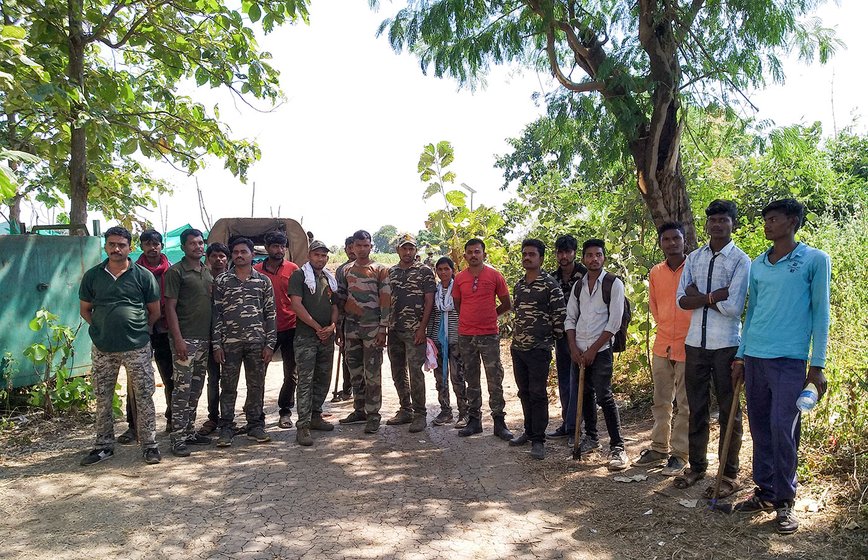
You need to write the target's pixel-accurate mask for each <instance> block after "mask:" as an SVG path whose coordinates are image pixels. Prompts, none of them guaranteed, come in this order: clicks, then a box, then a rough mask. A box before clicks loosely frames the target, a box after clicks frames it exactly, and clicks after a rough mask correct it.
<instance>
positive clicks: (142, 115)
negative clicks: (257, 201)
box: [0, 0, 308, 224]
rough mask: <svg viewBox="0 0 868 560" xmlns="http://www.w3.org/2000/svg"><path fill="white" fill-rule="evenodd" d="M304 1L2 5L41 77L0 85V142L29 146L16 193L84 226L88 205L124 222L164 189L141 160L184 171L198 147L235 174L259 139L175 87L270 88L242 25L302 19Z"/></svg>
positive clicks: (262, 91)
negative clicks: (241, 135) (32, 160)
mask: <svg viewBox="0 0 868 560" xmlns="http://www.w3.org/2000/svg"><path fill="white" fill-rule="evenodd" d="M307 5H308V1H307V0H252V1H251V0H244V1H243V2H241V4H240V6H239V5H234V4H231V3H229V2H226V1H225V0H16V1H15V2H3V3H2V4H0V16H2V18H3V22H4V23H5V24H6V25H11V24H15V25H17V26H20V27H21V28H24V29H25V30H26V31H27V33H28V35H29V39H30V45H29V46H28V47H27V49H26V52H27V54H28V55H29V57H30V58H31V59H33V60H35V61H36V62H38V63H39V64H40V65H41V66H42V68H44V69H45V72H46V73H47V79H37V78H35V77H34V76H32V73H31V75H24V74H21V75H20V76H19V79H18V80H16V82H17V83H18V84H19V85H20V86H21V87H18V88H14V89H12V88H3V89H2V90H0V104H2V115H0V127H2V128H0V147H5V148H8V149H12V150H22V151H26V152H29V153H32V154H35V155H37V156H39V157H40V158H41V159H42V160H43V162H44V163H42V164H37V166H36V168H34V169H30V172H29V173H28V174H27V181H26V182H25V184H24V186H23V187H22V188H21V189H20V190H19V191H18V192H17V193H15V195H14V196H13V197H11V199H8V200H7V203H8V204H9V205H10V208H11V210H12V212H13V214H14V213H15V212H16V207H17V204H18V203H19V202H20V200H21V199H22V198H23V197H30V196H35V197H36V198H37V199H39V200H41V201H42V202H45V203H47V204H49V205H59V204H61V203H63V202H65V200H66V199H67V198H68V199H69V201H70V213H69V220H70V222H71V223H80V224H83V223H85V222H86V219H87V210H88V207H90V208H95V209H98V210H100V211H102V212H103V213H104V214H105V215H106V216H107V217H109V218H116V219H122V220H123V221H127V222H128V221H130V218H131V216H133V215H134V214H135V212H136V208H137V207H139V206H145V205H151V204H152V201H151V194H152V193H153V192H155V191H157V192H159V191H160V190H164V189H166V188H167V185H165V184H163V183H162V182H160V181H157V180H155V179H154V178H153V177H152V176H151V174H150V173H149V170H148V169H147V167H145V166H144V165H143V164H142V161H143V159H144V158H151V159H162V160H165V161H167V162H168V163H170V164H171V165H173V166H175V167H176V168H178V169H181V170H184V171H185V172H190V173H192V172H194V171H196V170H197V169H199V168H200V167H201V166H202V165H204V163H203V160H204V158H205V157H206V156H214V157H216V158H218V159H220V160H223V162H224V163H225V165H226V167H227V168H228V169H229V170H230V171H231V172H232V173H233V174H235V175H237V176H238V177H239V178H240V179H241V180H244V179H245V177H246V172H247V169H248V167H249V166H250V165H251V163H252V162H253V161H255V160H256V159H258V157H259V149H258V147H257V146H256V145H255V144H254V143H252V142H250V141H247V140H244V139H236V138H233V137H232V135H231V131H230V130H229V129H228V128H227V127H226V126H225V125H223V124H222V123H221V122H220V115H219V110H218V108H217V107H214V108H211V109H209V108H206V107H205V106H204V105H203V104H201V103H198V102H196V101H195V100H193V99H191V98H190V97H188V96H186V95H182V94H180V93H179V90H180V88H181V87H182V86H184V84H185V82H186V83H192V82H193V81H195V83H196V85H198V86H210V87H212V88H217V87H223V88H228V89H229V90H230V91H232V92H233V93H234V94H236V95H237V96H238V97H239V98H241V99H245V98H248V97H249V98H250V99H251V101H255V100H264V101H265V102H266V103H267V104H268V105H271V104H272V103H273V102H275V101H277V100H278V99H279V97H280V91H279V88H278V74H277V72H276V70H275V69H274V68H273V67H272V66H271V65H270V64H269V62H268V60H269V59H270V55H269V54H268V53H267V52H263V51H261V50H260V49H259V47H258V45H257V42H256V39H255V36H254V30H253V27H252V25H251V24H258V25H260V26H261V28H262V29H263V30H264V32H266V33H268V32H270V31H272V30H273V29H274V28H275V27H276V26H278V25H280V24H282V23H285V22H293V21H296V20H299V19H301V20H304V21H307V16H308V12H307Z"/></svg>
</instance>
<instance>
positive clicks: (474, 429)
mask: <svg viewBox="0 0 868 560" xmlns="http://www.w3.org/2000/svg"><path fill="white" fill-rule="evenodd" d="M481 433H482V420H480V419H479V418H473V417H471V418H468V419H467V425H466V426H464V427H463V428H461V429H460V430H458V436H459V437H467V436H472V435H473V434H481Z"/></svg>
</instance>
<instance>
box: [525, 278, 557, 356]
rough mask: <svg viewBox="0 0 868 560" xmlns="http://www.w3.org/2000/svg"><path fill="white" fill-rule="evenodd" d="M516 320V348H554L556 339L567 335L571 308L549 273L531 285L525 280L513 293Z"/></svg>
mask: <svg viewBox="0 0 868 560" xmlns="http://www.w3.org/2000/svg"><path fill="white" fill-rule="evenodd" d="M512 305H513V309H514V310H515V321H514V323H513V332H512V348H514V349H516V350H533V349H535V348H551V346H552V344H553V343H554V340H555V339H556V338H561V337H562V336H564V319H566V316H567V306H566V304H565V303H564V293H563V292H562V291H561V288H560V286H558V282H557V280H555V279H554V278H552V276H551V275H550V274H548V273H547V272H542V271H541V272H540V275H539V277H537V279H536V280H534V281H533V282H530V283H527V282H526V281H525V279H524V278H521V279H520V280H519V281H518V282H516V284H515V288H514V290H513V304H512Z"/></svg>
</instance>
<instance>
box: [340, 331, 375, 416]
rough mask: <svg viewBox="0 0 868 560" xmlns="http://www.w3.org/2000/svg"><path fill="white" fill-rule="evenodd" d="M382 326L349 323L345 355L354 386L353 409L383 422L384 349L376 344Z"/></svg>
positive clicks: (345, 341) (345, 340)
mask: <svg viewBox="0 0 868 560" xmlns="http://www.w3.org/2000/svg"><path fill="white" fill-rule="evenodd" d="M378 331H379V327H377V326H376V325H374V326H371V327H367V326H359V325H353V324H351V323H347V325H346V333H345V339H344V355H345V356H346V357H347V367H348V369H349V370H350V381H351V383H352V385H353V408H354V409H355V410H356V411H359V412H365V413H366V414H367V415H368V418H369V419H371V418H373V419H375V420H379V419H380V406H381V405H382V404H383V381H382V375H383V372H382V369H383V349H382V348H379V347H377V346H376V345H375V339H376V337H377V332H378Z"/></svg>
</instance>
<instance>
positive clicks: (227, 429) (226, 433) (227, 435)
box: [217, 426, 235, 447]
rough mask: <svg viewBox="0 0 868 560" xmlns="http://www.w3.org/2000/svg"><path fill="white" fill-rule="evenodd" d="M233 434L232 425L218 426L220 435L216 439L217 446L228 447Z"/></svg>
mask: <svg viewBox="0 0 868 560" xmlns="http://www.w3.org/2000/svg"><path fill="white" fill-rule="evenodd" d="M234 436H235V431H234V430H233V429H232V426H223V427H222V428H220V437H219V438H218V439H217V447H229V446H231V445H232V438H233V437H234Z"/></svg>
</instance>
